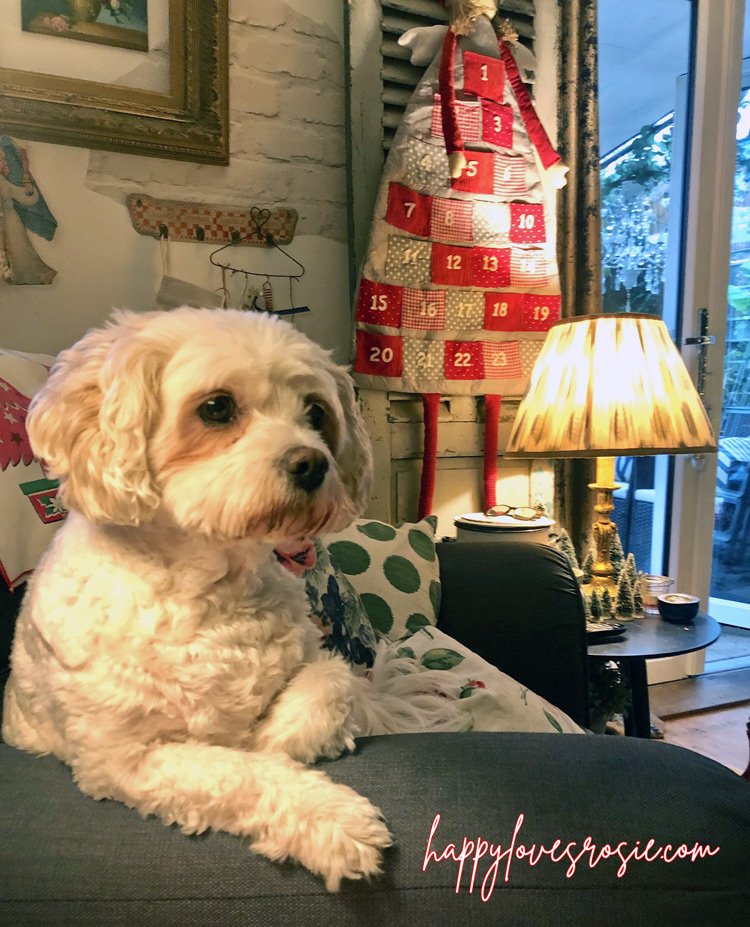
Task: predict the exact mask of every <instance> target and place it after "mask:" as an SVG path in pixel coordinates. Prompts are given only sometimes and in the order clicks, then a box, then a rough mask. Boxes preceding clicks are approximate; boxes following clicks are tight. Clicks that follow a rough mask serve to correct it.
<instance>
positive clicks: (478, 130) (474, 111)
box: [430, 93, 482, 142]
mask: <svg viewBox="0 0 750 927" xmlns="http://www.w3.org/2000/svg"><path fill="white" fill-rule="evenodd" d="M456 121H457V122H458V128H459V131H460V132H461V138H463V140H464V141H465V142H478V141H479V140H480V139H481V138H482V110H481V108H480V105H479V101H478V100H474V101H472V102H471V103H467V102H466V101H465V100H457V101H456ZM430 133H431V134H432V135H433V136H435V138H443V134H444V133H443V110H442V106H441V103H440V94H439V93H436V94H435V102H434V104H433V106H432V124H431V126H430Z"/></svg>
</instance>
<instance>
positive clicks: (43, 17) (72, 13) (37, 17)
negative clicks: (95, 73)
mask: <svg viewBox="0 0 750 927" xmlns="http://www.w3.org/2000/svg"><path fill="white" fill-rule="evenodd" d="M20 2H21V28H22V29H23V30H24V32H36V33H39V34H40V35H51V36H55V37H57V38H60V39H75V40H77V41H81V42H97V43H99V44H101V45H112V46H114V47H115V48H132V49H135V50H136V51H145V52H147V51H148V4H147V2H146V0H20Z"/></svg>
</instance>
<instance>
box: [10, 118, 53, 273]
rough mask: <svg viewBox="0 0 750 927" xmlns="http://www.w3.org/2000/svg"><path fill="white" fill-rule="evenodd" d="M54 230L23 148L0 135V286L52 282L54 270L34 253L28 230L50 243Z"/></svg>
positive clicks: (48, 211)
mask: <svg viewBox="0 0 750 927" xmlns="http://www.w3.org/2000/svg"><path fill="white" fill-rule="evenodd" d="M56 229H57V222H56V221H55V218H54V216H53V215H52V213H51V212H50V210H49V207H48V206H47V203H46V202H45V200H44V197H43V196H42V194H41V193H40V192H39V187H38V186H37V185H36V181H35V180H34V178H33V177H32V176H31V171H30V170H29V158H28V154H27V153H26V149H24V148H20V147H19V146H18V145H17V144H16V143H15V141H14V140H13V139H12V138H10V137H9V136H7V135H0V286H2V285H3V284H5V285H13V286H15V285H20V284H28V285H36V284H49V283H52V281H53V280H54V279H55V276H56V274H57V271H56V270H53V269H52V268H51V267H49V266H48V265H47V264H45V262H44V261H43V260H42V259H41V258H40V257H39V255H38V254H37V253H36V250H35V249H34V246H33V245H32V243H31V241H30V240H29V236H28V233H27V230H28V232H33V233H34V234H35V235H40V236H41V237H42V238H45V239H46V240H47V241H51V240H52V238H53V237H54V234H55V231H56Z"/></svg>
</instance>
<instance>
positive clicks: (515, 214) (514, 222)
mask: <svg viewBox="0 0 750 927" xmlns="http://www.w3.org/2000/svg"><path fill="white" fill-rule="evenodd" d="M510 240H511V241H512V242H514V243H515V244H519V245H530V244H538V243H539V242H543V241H545V240H546V230H545V226H544V206H543V205H542V204H541V203H511V204H510Z"/></svg>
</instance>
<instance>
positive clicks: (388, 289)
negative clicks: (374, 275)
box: [356, 278, 404, 328]
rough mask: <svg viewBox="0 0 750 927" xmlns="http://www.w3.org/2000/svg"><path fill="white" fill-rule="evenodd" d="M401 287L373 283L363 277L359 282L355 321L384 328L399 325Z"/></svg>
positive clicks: (398, 326)
mask: <svg viewBox="0 0 750 927" xmlns="http://www.w3.org/2000/svg"><path fill="white" fill-rule="evenodd" d="M403 292H404V291H403V287H400V286H388V284H386V283H374V282H373V281H372V280H365V279H364V278H363V279H362V281H361V282H360V284H359V296H358V298H357V316H356V318H357V321H358V322H367V323H368V324H369V325H382V326H384V327H386V328H400V327H401V305H402V301H403Z"/></svg>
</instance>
